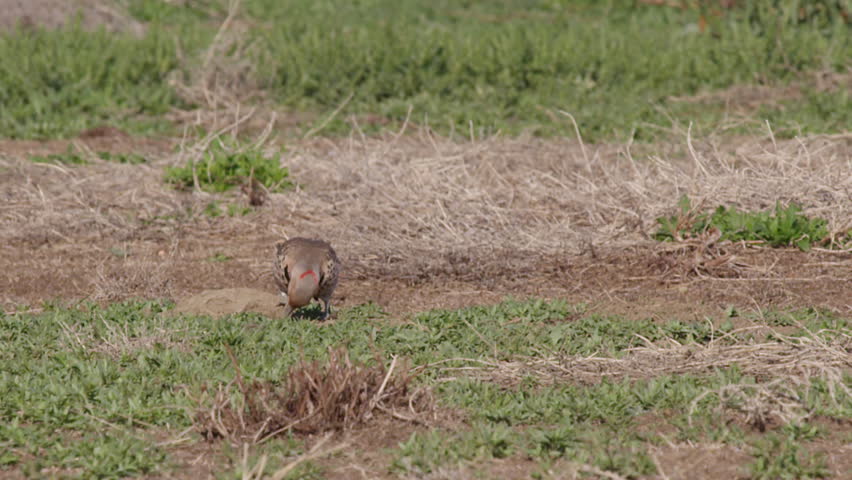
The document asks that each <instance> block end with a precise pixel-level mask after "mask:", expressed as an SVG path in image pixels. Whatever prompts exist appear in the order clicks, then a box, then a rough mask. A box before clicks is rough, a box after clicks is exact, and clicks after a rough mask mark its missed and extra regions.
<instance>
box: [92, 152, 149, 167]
mask: <svg viewBox="0 0 852 480" xmlns="http://www.w3.org/2000/svg"><path fill="white" fill-rule="evenodd" d="M98 158H100V159H101V160H104V161H107V162H115V163H122V164H128V165H139V164H142V163H148V159H147V158H145V157H144V156H142V155H139V154H138V153H111V152H98Z"/></svg>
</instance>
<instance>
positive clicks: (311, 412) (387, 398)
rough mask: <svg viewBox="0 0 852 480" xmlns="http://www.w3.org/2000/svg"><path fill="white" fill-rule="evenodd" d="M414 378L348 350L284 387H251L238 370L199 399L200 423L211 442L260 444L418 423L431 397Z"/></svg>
mask: <svg viewBox="0 0 852 480" xmlns="http://www.w3.org/2000/svg"><path fill="white" fill-rule="evenodd" d="M229 353H230V351H229ZM231 358H232V361H233V362H234V365H235V366H236V359H235V358H234V356H233V354H231ZM412 379H413V376H412V375H411V374H410V372H409V370H408V368H405V367H402V366H398V364H397V359H396V357H394V358H393V361H392V362H391V364H390V366H389V367H387V368H385V366H384V364H383V362H381V360H380V359H376V362H375V364H373V365H369V366H368V365H360V364H355V363H353V362H352V361H351V360H350V358H349V354H348V352H347V351H346V349H338V350H331V349H330V350H329V354H328V359H327V361H325V362H323V363H320V362H319V361H314V362H306V361H302V362H301V363H299V364H298V365H296V366H294V367H292V368H291V369H290V371H289V373H288V375H287V377H286V378H285V379H284V380H283V381H282V383H281V385H275V384H273V383H271V382H265V381H254V382H250V383H245V382H244V381H243V379H242V375H241V374H240V373H239V368H238V367H237V377H236V379H235V380H234V381H233V382H231V383H229V384H228V385H226V386H219V387H217V389H216V391H215V392H214V393H212V394H207V393H206V392H204V393H203V394H202V396H201V397H200V398H199V399H198V404H199V408H198V411H197V412H196V414H195V424H196V428H197V430H198V431H199V432H200V433H201V434H202V435H203V436H204V437H205V438H207V439H215V438H225V439H227V440H229V441H231V442H233V443H250V444H255V443H262V442H264V441H266V440H268V439H269V438H271V437H274V436H276V435H280V434H285V433H288V432H295V433H301V434H313V433H320V432H327V431H342V430H349V429H351V428H353V427H355V426H357V425H360V424H363V423H365V422H368V421H370V420H371V419H372V418H374V417H375V416H376V415H380V414H385V415H390V416H393V417H395V418H399V419H403V420H407V421H418V420H417V419H418V417H420V415H421V411H422V410H423V409H425V408H430V407H431V397H430V396H429V395H425V394H424V392H423V391H421V390H417V389H413V388H412V387H411V380H412ZM235 385H236V386H237V387H238V390H237V391H236V392H235V391H234V386H235ZM235 396H236V398H235ZM418 409H419V410H418ZM403 412H405V413H403Z"/></svg>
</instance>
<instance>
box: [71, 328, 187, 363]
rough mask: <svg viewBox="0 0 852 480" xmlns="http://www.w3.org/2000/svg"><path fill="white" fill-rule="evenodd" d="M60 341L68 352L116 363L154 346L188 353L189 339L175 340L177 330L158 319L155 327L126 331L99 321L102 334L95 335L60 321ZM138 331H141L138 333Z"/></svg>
mask: <svg viewBox="0 0 852 480" xmlns="http://www.w3.org/2000/svg"><path fill="white" fill-rule="evenodd" d="M60 326H61V327H62V333H63V341H64V344H65V345H66V346H67V347H68V348H69V349H76V348H81V349H83V350H85V351H87V352H93V353H97V354H101V355H106V356H108V357H109V358H111V359H113V360H116V361H118V360H120V359H121V358H122V357H124V356H125V355H131V356H132V355H137V354H138V353H139V352H144V351H150V350H151V349H153V348H155V347H156V346H158V345H159V346H160V347H163V348H166V349H169V350H177V351H182V352H187V351H190V350H191V348H192V347H191V346H190V345H189V343H190V340H188V339H186V338H181V339H178V338H177V335H176V334H177V333H178V332H177V331H175V330H173V329H169V328H168V327H167V326H166V325H165V324H164V322H163V321H162V320H161V321H160V322H159V325H157V324H140V325H137V326H135V330H134V331H132V332H131V331H130V328H129V327H128V325H126V324H124V325H119V324H114V323H109V322H106V321H103V322H102V327H103V329H102V332H101V333H100V334H98V335H97V336H96V335H95V334H94V333H93V332H92V331H91V329H84V328H81V327H80V326H79V325H74V324H67V323H65V322H62V321H61V320H60ZM140 328H141V330H140Z"/></svg>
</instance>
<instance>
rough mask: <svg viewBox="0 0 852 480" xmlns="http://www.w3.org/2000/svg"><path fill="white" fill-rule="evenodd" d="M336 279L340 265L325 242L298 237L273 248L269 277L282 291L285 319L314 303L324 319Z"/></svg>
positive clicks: (332, 250)
mask: <svg viewBox="0 0 852 480" xmlns="http://www.w3.org/2000/svg"><path fill="white" fill-rule="evenodd" d="M339 276H340V261H339V260H338V259H337V254H336V253H334V249H333V248H331V245H329V244H328V242H324V241H322V240H313V239H309V238H298V237H297V238H291V239H290V240H287V241H285V242H278V243H277V244H275V263H274V264H273V265H272V277H273V278H274V279H275V284H276V285H278V289H279V290H280V291H281V297H282V298H281V304H282V305H284V306H285V307H284V311H285V315H287V316H289V315H290V314H292V313H293V311H294V310H296V309H297V308H300V307H304V306H305V305H307V304H309V303H311V300H312V299H317V300H319V302H320V303H322V318H323V319H325V318H326V317H327V316H328V312H329V309H330V308H331V294H332V293H334V289H335V287H337V279H338V277H339Z"/></svg>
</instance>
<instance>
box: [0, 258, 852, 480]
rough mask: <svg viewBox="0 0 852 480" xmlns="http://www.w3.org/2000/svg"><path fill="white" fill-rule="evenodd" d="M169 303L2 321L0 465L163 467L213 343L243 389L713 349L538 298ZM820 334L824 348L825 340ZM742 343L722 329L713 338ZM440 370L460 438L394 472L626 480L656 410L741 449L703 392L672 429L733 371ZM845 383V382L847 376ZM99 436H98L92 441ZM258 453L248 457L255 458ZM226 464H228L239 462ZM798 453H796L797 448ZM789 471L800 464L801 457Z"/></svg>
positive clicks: (826, 317)
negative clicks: (570, 472)
mask: <svg viewBox="0 0 852 480" xmlns="http://www.w3.org/2000/svg"><path fill="white" fill-rule="evenodd" d="M213 260H214V261H215V260H216V259H213ZM169 308H170V305H169V304H168V303H163V302H154V301H149V302H128V303H118V304H113V305H111V306H108V307H105V308H101V307H97V306H95V305H89V304H84V305H82V306H80V307H79V308H75V309H69V308H65V307H59V306H52V305H46V306H45V311H44V312H42V313H21V314H15V315H6V314H2V315H0V365H2V366H3V367H2V368H0V451H2V452H4V453H3V454H2V455H0V465H2V466H0V468H6V469H14V470H19V471H21V472H30V473H31V474H36V475H37V472H40V471H42V469H44V468H50V467H56V468H60V469H63V470H68V471H74V472H82V473H80V474H81V475H83V476H86V477H90V476H98V477H103V478H107V477H109V478H111V477H115V476H124V475H127V476H133V475H141V474H151V473H157V472H159V473H164V472H168V471H169V469H172V468H175V467H174V466H173V462H174V459H173V458H172V457H171V454H170V451H169V448H167V447H154V446H153V445H154V443H155V441H156V440H154V438H155V436H156V434H157V433H158V432H161V431H163V430H168V431H169V432H172V434H174V433H176V432H179V431H181V430H183V429H185V428H187V427H189V426H190V425H191V424H192V416H191V415H192V412H193V411H194V408H195V406H196V405H195V403H194V401H193V400H192V398H194V397H195V396H197V395H198V393H199V392H200V390H201V389H202V388H203V387H207V388H210V387H214V386H215V385H219V384H224V383H228V382H230V381H231V380H232V379H233V378H234V371H233V368H232V365H231V363H230V360H229V359H228V356H227V354H226V352H225V349H224V346H225V345H230V346H231V347H232V349H233V351H234V352H235V354H236V356H237V359H238V361H239V364H240V367H241V370H242V372H243V375H244V376H245V377H246V378H247V379H258V380H271V381H273V382H277V381H280V380H281V379H282V378H283V377H284V375H285V374H286V373H287V371H288V369H289V368H290V366H292V365H294V364H295V363H296V362H298V361H299V360H300V359H302V358H305V359H307V360H312V359H322V358H325V356H326V355H327V352H328V349H329V348H330V347H339V346H342V345H345V346H346V347H347V348H348V350H349V352H350V355H351V357H352V359H353V361H359V362H367V363H369V362H373V361H375V355H376V353H377V352H378V353H379V354H380V357H381V358H384V359H385V361H387V359H388V358H389V357H390V356H391V355H401V356H404V357H407V358H409V359H410V360H411V362H412V364H413V365H425V364H431V363H434V362H439V361H443V362H444V363H442V364H441V365H443V366H446V367H452V366H462V365H470V363H469V362H463V361H455V362H453V361H450V360H451V359H456V358H470V359H478V358H481V359H507V360H511V359H513V358H515V356H516V355H521V356H530V357H533V358H541V356H542V355H551V354H559V353H565V354H578V355H584V356H587V355H592V354H596V355H598V356H605V357H614V358H620V357H621V356H623V355H624V352H625V349H627V348H629V347H631V346H637V345H641V344H642V341H641V340H640V339H638V337H637V335H642V336H643V337H645V338H648V339H650V340H651V341H655V340H661V339H663V338H674V339H678V341H680V342H682V343H689V342H697V343H707V342H709V341H710V339H711V331H710V327H709V326H708V324H707V323H699V324H690V323H683V322H678V321H674V320H673V321H671V322H667V323H654V322H650V321H626V320H624V319H621V318H618V317H604V316H599V315H594V314H588V313H584V311H583V308H582V307H581V306H573V305H569V304H566V303H564V302H545V301H540V300H531V301H523V302H521V301H506V302H504V303H501V304H498V305H494V306H488V307H472V308H467V309H462V310H454V311H445V310H436V311H431V312H425V313H422V314H419V315H416V316H414V317H412V318H410V319H409V320H407V321H404V322H400V321H394V320H390V321H389V319H388V318H387V317H388V316H387V314H385V313H384V312H382V310H381V308H380V307H379V306H378V305H376V304H372V303H369V304H364V305H361V306H358V307H354V308H350V309H344V310H341V311H340V312H339V313H338V319H337V320H336V321H335V322H332V323H321V322H314V321H310V320H304V319H289V320H283V319H269V318H265V317H262V316H260V315H255V314H238V315H232V316H229V317H225V318H220V319H211V318H198V317H192V316H182V315H178V316H175V315H166V314H164V313H167V312H168V309H169ZM784 315H790V316H791V317H792V318H794V319H795V320H796V321H797V322H799V323H800V324H801V325H803V326H806V327H808V328H810V329H812V330H814V331H815V330H817V329H818V328H821V327H822V328H829V327H830V328H833V329H835V330H837V331H840V332H846V334H848V329H849V324H848V320H846V319H844V318H842V317H837V316H832V315H830V314H826V313H823V312H819V311H817V310H808V311H800V312H789V313H787V314H781V313H778V314H777V316H778V317H779V318H780V317H783V316H784ZM767 318H768V317H767ZM566 319H569V320H566ZM719 333H720V332H719V331H718V330H717V332H716V338H718V334H719ZM820 335H824V338H831V337H830V335H831V332H823V333H820ZM744 340H747V337H737V336H735V335H731V336H730V337H729V338H728V339H727V341H730V342H733V341H744ZM495 348H496V357H495ZM444 376H445V373H442V372H441V370H440V369H427V370H426V371H425V373H423V374H422V375H421V376H420V380H419V381H421V382H425V383H426V384H432V385H434V387H435V388H436V395H437V398H438V401H439V403H440V404H441V405H444V406H449V407H452V408H454V409H457V410H459V409H460V410H461V411H465V412H467V415H468V416H469V418H470V422H471V425H472V428H470V429H463V430H461V431H459V432H457V433H451V432H441V431H438V432H433V433H422V432H421V433H418V434H416V435H415V436H413V437H411V438H410V439H408V440H407V441H405V442H403V444H402V445H401V446H400V447H399V449H398V450H397V451H395V452H393V458H394V459H395V460H394V464H393V466H392V468H393V469H394V470H395V471H397V472H403V471H412V472H417V471H423V472H425V471H430V470H433V469H435V468H437V467H439V466H441V465H446V464H454V463H458V462H462V463H464V462H476V461H479V460H485V459H488V458H499V457H504V456H510V455H522V456H528V457H530V458H533V459H535V460H536V461H539V462H543V463H546V462H549V461H553V460H557V459H560V458H565V459H572V460H576V461H580V462H583V463H589V464H593V465H597V466H598V467H599V468H603V469H608V470H612V471H615V472H620V473H621V474H622V475H625V476H635V475H645V474H649V473H653V471H654V470H653V464H652V463H649V458H650V457H648V456H647V448H648V446H649V445H653V444H654V442H658V441H659V439H658V438H657V437H656V436H655V435H654V434H651V433H643V432H642V431H641V430H638V429H637V426H638V425H639V423H638V422H639V420H638V419H640V418H642V416H647V415H652V416H658V417H659V418H660V419H661V420H660V421H661V422H665V423H667V424H669V425H670V426H671V428H672V429H673V430H674V431H676V432H677V433H676V435H675V436H676V438H679V439H682V440H692V441H700V440H702V439H706V438H712V439H714V441H725V442H734V443H736V442H740V443H742V442H745V443H747V444H749V445H751V444H752V443H753V440H751V439H748V438H746V436H745V434H744V433H743V432H740V431H737V429H736V428H735V427H727V426H725V425H719V422H718V415H717V414H714V413H713V412H714V410H713V409H714V408H715V407H716V406H717V405H718V402H719V400H718V398H717V397H716V396H712V395H710V396H707V397H706V398H705V399H704V400H703V401H702V402H701V404H700V405H699V406H700V408H699V409H698V411H697V413H696V414H695V419H694V420H695V422H694V425H692V426H689V425H688V424H687V421H686V412H687V410H688V408H689V405H690V403H691V402H692V400H693V399H694V398H696V397H697V396H698V395H699V394H700V393H701V392H703V391H704V390H705V389H708V388H716V387H719V386H723V385H728V384H732V383H738V382H753V381H756V380H755V379H749V378H747V377H745V376H743V375H742V374H741V373H739V371H738V370H737V369H736V368H731V369H725V370H720V371H717V372H708V373H707V374H706V375H681V376H666V377H659V378H651V379H617V380H603V381H601V382H600V383H597V384H595V385H578V384H561V385H553V386H540V387H537V386H536V382H535V381H531V382H529V383H527V384H524V386H522V387H518V388H504V387H500V386H498V385H496V384H494V383H490V382H486V381H481V380H470V379H465V378H464V377H463V376H462V377H461V378H459V379H457V380H454V381H449V382H446V381H438V380H439V379H440V378H443V377H444ZM533 380H534V379H533ZM847 383H848V384H850V385H852V378H850V379H847ZM830 396H831V392H830V391H829V390H828V388H826V386H825V385H822V384H820V382H819V381H815V382H814V383H813V387H812V388H811V389H809V390H803V391H802V392H801V397H802V398H803V399H804V400H803V401H805V402H806V405H807V407H808V408H809V409H811V410H812V411H813V412H815V413H816V414H819V415H826V416H832V417H840V418H848V417H852V399H848V398H845V397H843V396H842V395H841V396H839V397H837V399H838V402H839V403H837V404H835V403H832V402H831V401H830V400H829V399H830ZM106 431H109V433H110V434H109V435H103V433H104V432H106ZM792 432H793V433H795V434H796V435H798V437H797V438H801V439H804V440H807V439H809V438H813V435H816V434H813V433H808V432H809V430H808V427H807V426H803V427H802V428H800V429H799V430H796V431H792ZM796 432H798V433H796ZM793 433H789V434H793ZM70 439H92V440H93V442H94V443H85V442H79V441H69V440H70ZM199 440H200V439H199ZM276 442H278V441H276ZM276 445H277V446H270V447H269V448H270V449H271V450H269V451H268V453H270V457H269V458H270V462H272V463H270V464H269V465H270V466H269V468H274V466H276V465H281V464H282V462H284V460H283V459H284V458H285V457H286V458H290V457H288V455H292V454H284V453H282V452H294V451H300V449H301V448H302V447H301V446H300V444H298V443H296V444H294V443H292V442H290V441H289V440H287V439H286V438H285V439H283V440H281V441H280V443H276ZM755 445H757V444H756V443H755ZM223 448H224V447H223ZM766 448H769V447H766ZM766 448H763V447H759V446H757V447H755V449H756V450H755V451H756V452H761V451H764V450H766ZM772 448H775V447H772ZM779 448H780V447H779ZM263 452H266V451H265V450H264V451H257V452H254V453H253V455H255V457H253V459H256V458H257V455H260V454H262V453H263ZM229 455H231V457H232V458H234V457H235V458H237V459H238V458H240V457H239V452H233V453H232V454H229ZM755 455H756V457H755V458H756V459H758V458H759V457H760V455H759V454H758V453H756V454H755ZM785 455H787V456H788V457H790V455H788V454H785ZM796 455H799V456H798V457H796V458H801V459H804V458H805V457H804V456H803V455H805V450H804V447H803V448H802V449H800V450H799V451H798V453H796ZM273 457H274V458H273ZM760 458H762V457H760ZM790 458H792V457H790ZM253 461H254V460H252V462H253ZM756 461H757V460H756ZM790 462H792V460H789V461H787V463H783V464H782V465H781V466H777V465H776V466H772V465H768V464H767V466H765V467H764V466H761V467H760V469H761V470H760V471H763V470H767V469H768V470H767V471H770V472H775V471H777V469H778V468H783V469H784V471H794V470H792V469H793V467H792V466H791V465H792V464H791V463H790ZM249 463H251V462H249ZM234 464H235V465H238V464H239V462H236V461H234ZM800 464H802V465H810V463H808V462H807V461H805V460H801V461H800ZM773 465H774V464H773ZM389 467H391V466H390V465H389ZM240 468H242V467H240ZM318 468H319V467H317V466H310V465H309V466H306V467H304V470H303V473H304V474H305V475H308V476H317V475H320V473H319V472H320V471H321V469H319V470H318ZM756 468H757V467H756ZM803 468H805V467H803ZM807 468H811V467H807ZM772 469H776V470H772ZM238 470H239V469H237V471H235V473H234V475H237V476H238V475H239V471H238ZM803 471H805V470H803ZM806 471H812V470H806Z"/></svg>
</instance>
